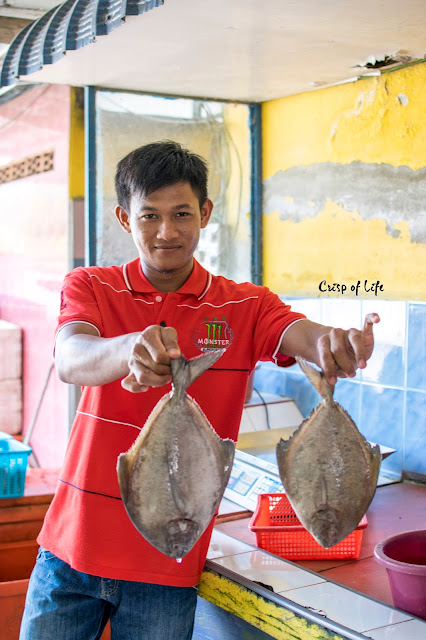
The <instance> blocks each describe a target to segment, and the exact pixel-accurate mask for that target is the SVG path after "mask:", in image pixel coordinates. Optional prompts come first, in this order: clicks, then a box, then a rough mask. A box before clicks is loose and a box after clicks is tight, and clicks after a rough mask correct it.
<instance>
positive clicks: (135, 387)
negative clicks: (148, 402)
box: [121, 373, 149, 393]
mask: <svg viewBox="0 0 426 640" xmlns="http://www.w3.org/2000/svg"><path fill="white" fill-rule="evenodd" d="M121 386H122V387H123V389H126V391H130V392H131V393H141V392H144V391H148V389H149V387H147V386H146V385H141V384H139V383H138V382H136V378H135V376H134V375H133V373H129V375H128V376H126V377H125V378H123V380H122V381H121Z"/></svg>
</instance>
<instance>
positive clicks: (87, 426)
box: [38, 258, 304, 586]
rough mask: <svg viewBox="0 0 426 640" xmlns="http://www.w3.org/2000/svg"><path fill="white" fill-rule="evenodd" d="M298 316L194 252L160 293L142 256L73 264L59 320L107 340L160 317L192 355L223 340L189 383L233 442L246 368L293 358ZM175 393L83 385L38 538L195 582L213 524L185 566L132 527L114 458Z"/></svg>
mask: <svg viewBox="0 0 426 640" xmlns="http://www.w3.org/2000/svg"><path fill="white" fill-rule="evenodd" d="M302 318H304V316H303V315H302V314H298V313H294V312H292V311H290V307H289V306H287V305H285V304H284V303H283V302H282V301H281V300H280V299H279V297H278V296H276V295H275V294H274V293H272V292H271V291H269V290H268V289H267V288H266V287H258V286H255V285H253V284H251V283H244V284H236V283H235V282H233V281H231V280H227V279H226V278H223V277H216V276H212V275H211V274H210V273H208V272H207V271H206V270H205V269H203V267H201V266H200V265H199V264H198V263H197V262H196V261H194V269H193V271H192V273H191V275H190V277H189V278H188V280H187V281H186V282H185V284H184V285H183V286H182V287H181V288H180V289H179V290H178V291H176V292H174V293H162V292H159V291H158V290H157V289H155V288H154V287H153V286H152V285H151V284H150V282H149V281H148V280H147V279H146V278H145V276H144V275H143V273H142V269H141V266H140V260H139V258H138V259H136V260H134V261H133V262H130V263H129V264H127V265H124V266H120V267H118V266H111V267H87V268H86V267H82V268H78V269H75V270H74V271H72V272H71V273H69V274H68V275H67V276H66V277H65V281H64V286H63V290H62V298H61V313H60V316H59V323H58V329H60V328H61V327H63V326H64V325H66V324H69V323H71V322H88V323H90V324H92V325H93V326H94V327H96V329H97V330H98V331H99V335H100V336H102V337H105V338H110V337H114V336H118V335H122V334H124V333H129V332H133V331H142V330H143V329H145V328H146V327H148V326H150V325H152V324H157V325H158V324H160V323H163V324H165V325H166V326H172V327H175V329H176V330H177V333H178V341H179V345H180V347H181V350H182V353H183V354H184V355H185V357H186V358H192V357H194V356H196V355H199V354H200V353H201V352H202V350H203V349H209V348H218V347H221V348H223V347H226V351H225V353H224V355H223V356H222V357H221V358H220V359H219V360H218V361H217V362H216V364H215V365H213V367H211V368H210V369H209V370H208V371H206V372H205V373H204V374H203V375H202V376H201V377H200V378H199V379H198V380H196V381H195V382H194V383H193V384H192V385H191V387H190V388H189V390H188V392H189V394H190V395H191V396H192V397H193V398H195V399H196V401H197V402H198V404H199V405H200V406H201V408H202V410H203V411H204V413H205V415H206V416H207V418H208V419H209V421H210V423H211V424H212V426H213V428H214V429H215V430H216V432H217V433H218V434H219V435H220V436H221V437H222V438H232V439H233V440H236V439H237V435H238V429H239V425H240V420H241V413H242V410H243V405H244V397H245V391H246V386H247V380H248V376H249V374H250V372H251V371H252V369H253V368H254V366H255V364H256V362H258V361H259V360H275V361H278V360H280V364H281V365H283V366H288V365H290V364H293V362H294V360H293V359H291V358H286V357H282V356H280V355H278V356H277V350H278V347H279V345H280V343H281V338H282V335H283V332H284V331H285V330H286V328H287V327H288V326H289V325H290V324H292V323H293V322H295V321H296V320H299V319H302ZM169 390H170V386H165V387H162V388H160V389H150V390H149V391H148V392H146V393H140V394H132V393H129V392H128V391H126V390H124V389H123V388H122V387H121V384H120V380H116V381H115V382H111V383H109V384H106V385H103V386H98V387H83V390H82V397H81V400H80V403H79V406H78V408H77V413H76V417H75V420H74V424H73V428H72V431H71V435H70V439H69V444H68V449H67V454H66V457H65V462H64V467H63V470H62V473H61V477H60V481H59V483H58V489H57V492H56V494H55V497H54V499H53V501H52V504H51V505H50V508H49V510H48V512H47V514H46V518H45V521H44V524H43V528H42V530H41V532H40V535H39V537H38V542H39V544H40V545H42V546H43V547H45V548H46V549H48V550H49V551H51V552H52V553H54V554H55V555H57V556H58V557H59V558H61V559H62V560H64V561H65V562H67V563H69V564H70V565H71V566H72V567H73V568H74V569H77V570H78V571H83V572H85V573H89V574H93V575H97V576H102V577H106V578H115V579H122V580H135V581H141V582H151V583H156V584H165V585H176V586H193V585H196V584H198V582H199V578H200V574H201V571H202V569H203V566H204V561H205V557H206V554H207V549H208V545H209V540H210V535H211V529H212V526H213V523H212V524H211V525H210V527H208V529H207V531H206V532H205V533H204V534H203V536H202V537H201V539H200V540H199V541H198V543H197V544H196V545H195V547H194V548H193V549H192V550H191V551H190V552H189V553H188V554H187V555H186V556H185V557H184V558H183V561H182V562H181V563H180V564H178V563H177V562H176V561H175V560H173V559H171V558H168V557H167V556H165V555H164V554H162V553H160V552H159V551H157V550H156V549H155V548H154V547H152V546H151V545H150V544H149V543H148V542H147V541H146V540H145V539H144V538H143V537H142V536H141V535H140V533H139V532H138V531H137V529H136V528H135V527H134V526H133V524H132V522H131V521H130V519H129V518H128V516H127V513H126V511H125V509H124V506H123V503H122V500H121V496H120V490H119V486H118V480H117V473H116V466H117V458H118V455H119V454H120V453H122V452H123V451H127V449H129V447H130V446H131V445H132V443H133V442H134V440H135V438H136V437H137V436H138V434H139V432H140V430H141V429H142V428H143V426H144V424H145V421H146V420H147V418H148V416H149V414H150V413H151V411H152V409H153V408H154V406H155V405H156V403H157V402H158V400H159V399H160V398H161V397H162V396H163V395H164V394H165V393H168V392H169ZM188 446H190V443H188ZM147 499H150V496H147Z"/></svg>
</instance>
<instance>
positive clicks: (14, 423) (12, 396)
mask: <svg viewBox="0 0 426 640" xmlns="http://www.w3.org/2000/svg"><path fill="white" fill-rule="evenodd" d="M21 430H22V382H21V379H20V378H16V379H15V380H0V431H5V432H6V433H10V434H12V435H16V434H17V433H20V432H21Z"/></svg>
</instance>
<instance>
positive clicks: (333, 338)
mask: <svg viewBox="0 0 426 640" xmlns="http://www.w3.org/2000/svg"><path fill="white" fill-rule="evenodd" d="M350 331H352V332H354V331H356V329H350ZM330 351H331V353H332V354H333V358H334V360H335V362H336V364H337V367H338V369H340V370H341V371H342V372H343V373H345V374H346V376H347V377H349V378H353V377H354V376H355V375H356V360H355V356H354V352H353V349H352V346H351V344H350V341H349V331H344V330H343V329H332V330H331V331H330Z"/></svg>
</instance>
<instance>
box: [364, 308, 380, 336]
mask: <svg viewBox="0 0 426 640" xmlns="http://www.w3.org/2000/svg"><path fill="white" fill-rule="evenodd" d="M378 322H380V316H379V314H378V313H367V315H366V316H365V320H364V327H363V329H362V330H363V333H365V334H367V335H371V336H372V335H373V325H374V324H377V323H378Z"/></svg>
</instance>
